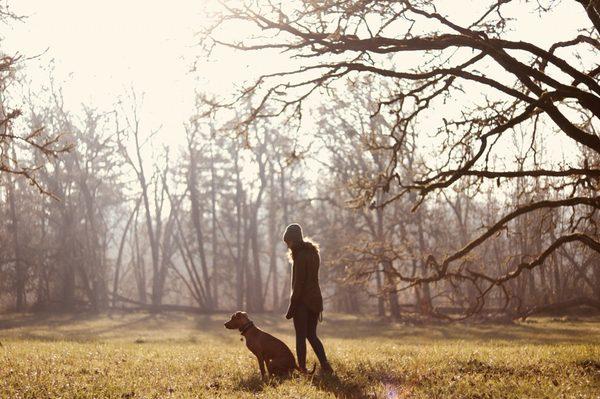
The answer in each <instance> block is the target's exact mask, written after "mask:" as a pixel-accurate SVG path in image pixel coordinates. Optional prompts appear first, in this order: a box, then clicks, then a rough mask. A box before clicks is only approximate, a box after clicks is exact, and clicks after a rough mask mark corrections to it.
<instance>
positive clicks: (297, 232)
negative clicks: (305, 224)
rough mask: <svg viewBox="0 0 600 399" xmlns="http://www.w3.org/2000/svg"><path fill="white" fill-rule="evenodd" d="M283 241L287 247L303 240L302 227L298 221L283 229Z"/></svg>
mask: <svg viewBox="0 0 600 399" xmlns="http://www.w3.org/2000/svg"><path fill="white" fill-rule="evenodd" d="M283 241H284V242H285V243H286V244H287V246H288V248H293V247H294V246H296V245H298V244H300V243H302V242H304V237H303V236H302V227H300V225H299V224H298V223H292V224H290V225H289V226H288V227H286V229H285V233H283Z"/></svg>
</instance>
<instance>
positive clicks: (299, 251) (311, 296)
mask: <svg viewBox="0 0 600 399" xmlns="http://www.w3.org/2000/svg"><path fill="white" fill-rule="evenodd" d="M292 260H293V265H292V296H291V298H290V306H289V308H288V314H291V315H292V316H293V314H294V311H295V309H296V308H297V306H298V305H299V304H300V303H304V304H305V305H306V306H307V307H308V308H309V309H310V310H312V311H313V312H315V313H321V312H322V311H323V297H322V296H321V287H319V266H320V264H321V259H320V257H319V250H318V249H317V248H316V247H315V246H314V245H313V244H312V243H310V242H308V241H303V242H301V243H299V244H297V246H296V247H294V248H293V249H292Z"/></svg>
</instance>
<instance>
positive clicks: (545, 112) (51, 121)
mask: <svg viewBox="0 0 600 399" xmlns="http://www.w3.org/2000/svg"><path fill="white" fill-rule="evenodd" d="M483 3H485V4H483ZM565 4H567V5H568V6H569V7H577V8H578V10H579V14H577V15H578V16H579V18H580V24H581V25H580V27H579V30H578V31H577V32H575V35H574V36H573V35H572V33H573V32H566V33H565V34H564V35H563V36H561V35H560V32H559V33H556V32H555V33H554V34H555V35H556V36H557V37H559V38H558V39H557V40H556V41H555V42H553V43H550V44H548V43H540V41H543V40H544V35H543V34H541V35H540V33H539V32H537V33H532V34H531V35H527V34H525V33H524V34H523V35H522V36H520V37H515V32H527V31H526V30H524V31H523V30H519V27H520V26H521V25H519V24H522V23H524V21H526V20H527V21H529V19H527V18H529V17H526V16H527V15H530V14H529V13H537V15H538V19H539V24H540V25H539V26H540V29H542V27H543V29H548V26H546V25H544V21H556V13H558V12H560V11H561V9H560V7H564V6H565ZM477 5H478V7H477V9H476V10H474V11H473V15H468V17H469V18H467V16H466V14H465V13H464V12H461V10H460V9H456V7H454V6H453V5H452V4H449V2H436V1H412V0H411V1H400V2H389V1H372V2H369V1H343V2H339V1H329V0H327V1H322V2H312V1H306V2H290V3H289V4H287V5H286V7H285V8H279V6H277V5H273V4H271V3H268V2H248V3H247V4H244V3H243V2H231V3H228V2H226V3H225V4H224V5H223V6H222V7H221V8H220V11H219V12H220V14H217V15H213V21H212V22H213V24H212V25H210V26H201V27H199V28H198V31H199V32H200V38H199V40H200V43H199V44H198V48H200V49H202V50H203V51H202V56H201V57H208V58H210V57H211V51H213V50H214V49H215V48H223V47H228V48H233V49H235V50H236V51H239V52H247V51H256V52H261V51H272V50H277V51H285V53H284V54H288V55H289V56H290V57H293V59H294V65H295V66H296V67H297V69H285V70H283V69H282V70H281V71H279V72H275V73H271V72H269V73H268V74H267V75H263V76H260V77H258V76H249V77H248V79H247V82H248V83H247V84H246V85H245V86H243V87H242V88H241V89H240V91H239V92H235V93H233V92H223V93H218V94H214V93H211V94H208V93H203V91H202V87H198V88H197V92H198V93H199V94H198V96H197V98H196V99H195V101H196V110H195V112H194V113H192V114H191V115H189V118H187V120H185V121H182V123H181V128H180V129H179V130H177V131H173V132H169V134H170V135H173V136H174V137H175V136H176V137H178V138H179V139H178V140H177V142H178V143H183V144H181V145H179V144H174V143H169V142H166V143H165V142H161V141H159V140H157V139H156V133H157V131H158V129H160V128H158V127H154V126H150V125H149V124H148V123H145V121H144V120H143V117H142V115H143V113H142V112H140V110H141V109H143V107H144V101H143V93H142V92H140V91H138V90H130V91H127V92H126V93H123V95H122V96H121V98H120V99H116V100H115V105H114V108H112V109H108V110H106V109H99V108H97V107H96V105H95V104H84V105H83V106H82V107H81V109H77V110H73V109H67V107H66V106H65V105H64V101H63V97H62V92H61V87H60V85H59V84H57V83H56V82H54V81H53V78H52V76H50V77H49V81H48V85H46V88H45V89H41V90H39V91H36V92H35V93H34V92H32V91H31V88H28V87H27V84H26V82H27V80H26V75H25V74H24V73H22V72H20V71H19V66H20V65H21V64H22V63H26V62H28V61H27V60H25V59H23V58H22V57H21V58H19V56H18V55H15V54H5V55H4V56H3V58H2V60H1V63H0V73H1V82H0V84H1V95H2V98H1V100H2V108H1V115H0V123H1V130H0V150H1V163H0V177H1V180H0V214H1V215H2V217H1V218H0V306H1V308H2V309H3V310H18V311H25V310H51V311H63V310H77V309H90V310H94V311H103V310H107V309H112V308H118V309H122V308H127V309H138V308H144V309H149V310H156V311H166V310H189V311H196V312H216V311H229V310H234V309H245V310H247V311H249V312H263V311H275V312H282V311H283V309H284V308H285V306H286V305H287V301H288V298H289V291H290V267H289V264H288V258H287V255H286V248H285V246H284V245H283V243H282V241H281V235H282V233H283V230H284V228H285V226H286V225H287V224H289V223H291V222H298V223H300V224H302V226H303V227H304V230H305V233H306V234H307V235H308V236H310V237H312V238H313V239H314V240H315V241H316V242H318V243H319V244H320V247H321V256H322V265H321V270H320V279H321V285H322V289H323V291H324V295H325V299H326V305H325V312H352V313H357V312H359V313H365V314H372V315H377V316H390V317H392V318H396V319H400V318H414V317H432V318H441V319H456V318H459V319H460V318H464V317H508V318H513V317H522V316H527V315H530V314H534V313H535V312H538V311H541V310H545V309H566V308H570V307H573V306H581V305H585V306H588V307H595V308H600V257H599V254H598V252H600V238H599V235H598V230H597V222H598V215H597V211H598V209H599V208H600V198H599V197H598V194H597V190H598V186H599V180H598V179H599V177H600V166H599V165H600V159H599V153H600V137H599V133H598V129H599V128H600V124H599V118H600V81H599V76H600V69H599V68H598V53H599V52H598V51H599V49H600V37H599V32H600V3H598V2H597V1H595V0H577V1H575V0H572V1H564V2H562V3H560V4H557V3H556V2H551V1H547V2H546V1H538V2H528V1H525V2H511V1H489V2H477ZM0 11H1V12H2V13H1V16H2V18H3V20H4V22H6V23H15V19H16V18H18V16H15V15H11V14H10V13H9V12H8V9H6V8H5V7H3V8H1V9H0ZM24 23H26V21H25V22H24ZM236 24H244V26H248V27H249V28H248V29H249V32H250V33H249V34H246V32H245V33H244V35H243V37H237V36H236V35H235V32H236V31H235V26H236ZM553 29H556V30H557V31H560V29H561V27H560V26H555V27H554V28H553ZM174 142H175V140H174Z"/></svg>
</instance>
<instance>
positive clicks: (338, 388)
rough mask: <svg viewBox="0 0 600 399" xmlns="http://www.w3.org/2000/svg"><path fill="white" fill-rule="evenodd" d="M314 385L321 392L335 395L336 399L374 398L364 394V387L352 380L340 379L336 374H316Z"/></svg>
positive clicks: (313, 380)
mask: <svg viewBox="0 0 600 399" xmlns="http://www.w3.org/2000/svg"><path fill="white" fill-rule="evenodd" d="M312 384H313V385H314V386H315V387H317V389H319V390H321V391H326V392H329V393H331V394H333V395H334V396H335V397H336V398H343V399H346V398H348V399H364V398H372V397H373V395H372V394H371V395H369V394H367V393H366V392H364V390H363V387H362V386H361V385H360V384H358V383H357V382H356V381H353V380H352V378H340V377H339V376H338V375H336V374H316V375H315V376H314V377H313V379H312Z"/></svg>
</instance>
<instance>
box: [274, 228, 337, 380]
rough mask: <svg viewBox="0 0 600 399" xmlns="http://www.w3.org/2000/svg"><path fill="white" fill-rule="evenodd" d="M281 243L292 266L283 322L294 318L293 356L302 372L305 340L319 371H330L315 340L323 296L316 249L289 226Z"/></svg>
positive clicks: (296, 230)
mask: <svg viewBox="0 0 600 399" xmlns="http://www.w3.org/2000/svg"><path fill="white" fill-rule="evenodd" d="M283 241H285V243H286V244H287V246H288V248H289V249H290V255H291V258H292V261H293V265H292V295H291V297H290V306H289V308H288V311H287V314H286V316H285V318H286V319H288V320H289V319H291V318H293V319H294V329H295V330H296V353H297V355H298V367H299V368H300V369H301V370H303V371H306V339H308V342H310V345H311V346H312V348H313V350H314V351H315V354H316V355H317V357H318V358H319V362H320V363H321V370H322V371H324V372H328V373H331V372H332V371H333V370H332V369H331V366H330V365H329V362H328V361H327V356H325V349H324V348H323V344H322V343H321V340H319V338H318V337H317V322H318V320H319V314H320V313H321V312H322V311H323V297H322V296H321V288H320V287H319V264H320V262H321V261H320V258H319V249H318V247H317V246H316V245H315V244H313V243H312V242H311V241H309V240H304V237H303V236H302V227H300V225H299V224H296V223H294V224H290V225H289V226H288V227H287V228H286V229H285V234H284V235H283Z"/></svg>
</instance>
